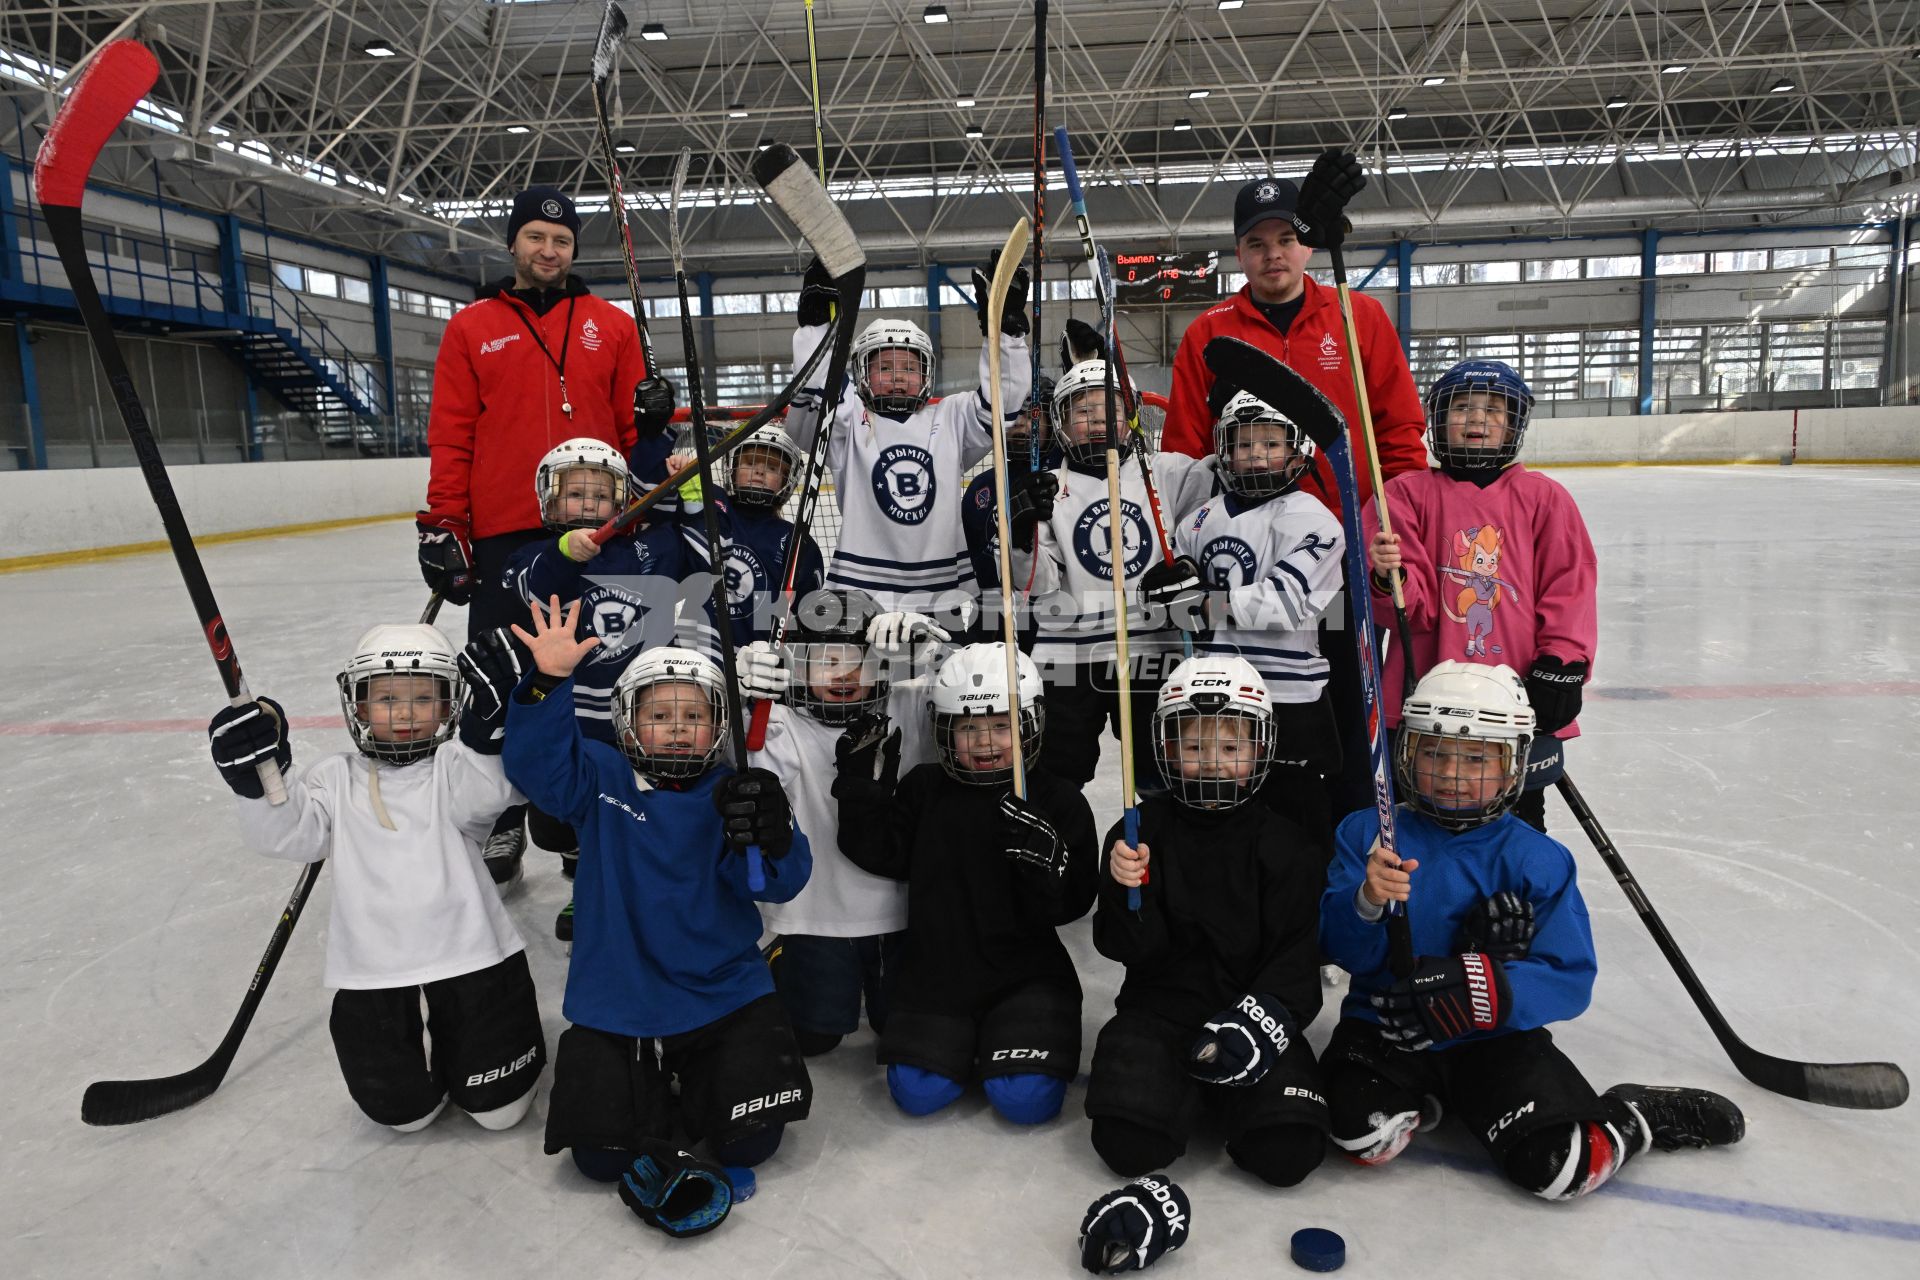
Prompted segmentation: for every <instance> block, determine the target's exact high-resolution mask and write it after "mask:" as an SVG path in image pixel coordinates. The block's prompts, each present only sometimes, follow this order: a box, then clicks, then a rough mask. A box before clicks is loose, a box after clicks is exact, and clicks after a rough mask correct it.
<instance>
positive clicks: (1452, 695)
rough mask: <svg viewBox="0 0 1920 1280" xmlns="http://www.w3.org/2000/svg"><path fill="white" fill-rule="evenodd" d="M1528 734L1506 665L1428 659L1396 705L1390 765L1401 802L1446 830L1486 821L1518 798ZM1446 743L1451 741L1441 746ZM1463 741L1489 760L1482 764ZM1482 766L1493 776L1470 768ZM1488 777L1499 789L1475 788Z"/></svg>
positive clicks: (1522, 697)
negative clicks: (1395, 772)
mask: <svg viewBox="0 0 1920 1280" xmlns="http://www.w3.org/2000/svg"><path fill="white" fill-rule="evenodd" d="M1533 733H1534V719H1533V705H1532V704H1531V703H1530V702H1528V701H1527V686H1526V685H1525V684H1524V683H1523V682H1522V681H1521V679H1520V677H1519V676H1518V675H1516V674H1515V673H1514V670H1513V668H1512V667H1509V666H1506V665H1504V664H1501V665H1498V666H1482V665H1480V664H1478V663H1472V662H1454V661H1451V660H1449V661H1446V662H1441V663H1436V664H1435V665H1434V667H1433V669H1432V670H1430V671H1428V672H1427V674H1426V675H1424V676H1422V677H1421V678H1420V683H1419V684H1417V685H1415V686H1414V690H1413V693H1412V694H1411V695H1410V696H1409V697H1408V698H1407V700H1406V702H1405V703H1403V704H1402V705H1401V708H1400V739H1399V743H1398V745H1397V746H1396V747H1395V749H1394V764H1395V765H1396V766H1397V768H1398V771H1399V774H1400V785H1401V787H1402V788H1403V789H1404V790H1405V791H1406V793H1407V795H1406V798H1407V802H1408V803H1409V804H1411V805H1412V806H1413V807H1414V808H1415V809H1417V810H1419V811H1420V812H1421V813H1424V814H1426V815H1427V816H1428V817H1429V818H1432V819H1433V820H1434V821H1435V822H1437V823H1439V824H1440V825H1441V826H1443V827H1445V828H1447V829H1448V830H1449V831H1465V830H1468V829H1470V828H1472V827H1477V826H1481V825H1482V824H1484V823H1488V822H1491V821H1493V820H1494V819H1495V818H1497V817H1499V816H1500V815H1501V814H1503V813H1505V812H1506V811H1507V810H1508V809H1511V808H1512V807H1513V805H1514V802H1515V801H1517V800H1519V798H1520V784H1521V781H1522V779H1523V778H1524V776H1525V773H1526V765H1527V748H1528V747H1529V746H1531V745H1532V743H1533ZM1447 742H1452V743H1454V744H1456V745H1455V746H1454V747H1453V748H1452V750H1450V751H1449V750H1448V749H1447V748H1446V746H1445V744H1446V743H1447ZM1470 744H1482V745H1483V747H1484V748H1487V749H1491V750H1492V751H1494V752H1495V753H1497V759H1494V760H1492V761H1491V762H1489V761H1488V760H1487V759H1486V757H1485V756H1484V755H1482V754H1481V753H1480V752H1477V751H1474V750H1472V749H1471V746H1470ZM1489 765H1490V766H1491V768H1492V770H1493V771H1494V774H1495V777H1494V778H1493V779H1486V778H1485V776H1484V775H1483V774H1479V772H1478V771H1480V770H1482V769H1485V768H1488V767H1489ZM1489 780H1493V781H1497V782H1498V784H1499V790H1498V791H1497V792H1495V793H1494V794H1492V795H1482V794H1480V793H1481V792H1482V791H1483V790H1484V789H1485V783H1486V781H1489Z"/></svg>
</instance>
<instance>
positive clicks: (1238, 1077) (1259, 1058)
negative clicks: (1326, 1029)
mask: <svg viewBox="0 0 1920 1280" xmlns="http://www.w3.org/2000/svg"><path fill="white" fill-rule="evenodd" d="M1298 1031H1299V1029H1298V1028H1297V1027H1295V1026H1294V1025H1293V1015H1292V1014H1290V1013H1288V1012H1287V1007H1286V1006H1285V1005H1283V1004H1281V1003H1280V1002H1279V1001H1278V1000H1276V999H1274V998H1273V997H1272V996H1263V995H1255V994H1253V993H1251V992H1249V993H1248V994H1247V995H1244V996H1241V997H1240V1003H1239V1004H1236V1005H1234V1006H1233V1008H1231V1009H1228V1010H1226V1011H1224V1012H1222V1013H1217V1014H1215V1015H1214V1016H1213V1017H1212V1018H1209V1019H1208V1020H1207V1025H1206V1026H1204V1027H1202V1028H1201V1029H1200V1038H1199V1039H1197V1040H1195V1041H1194V1042H1193V1048H1191V1049H1189V1050H1188V1051H1187V1074H1188V1075H1190V1076H1192V1077H1193V1078H1194V1079H1196V1080H1204V1081H1206V1082H1207V1083H1208V1084H1257V1083H1258V1082H1259V1080H1260V1078H1261V1077H1262V1076H1264V1075H1266V1074H1267V1072H1269V1071H1271V1070H1272V1069H1273V1064H1274V1063H1276V1062H1278V1061H1279V1060H1280V1055H1281V1054H1283V1053H1285V1052H1286V1051H1287V1046H1288V1045H1289V1044H1291V1043H1293V1037H1294V1036H1295V1035H1296V1034H1298Z"/></svg>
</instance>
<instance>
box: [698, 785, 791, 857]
mask: <svg viewBox="0 0 1920 1280" xmlns="http://www.w3.org/2000/svg"><path fill="white" fill-rule="evenodd" d="M713 807H714V808H716V809H718V810H719V811H720V825H721V827H722V828H724V829H725V831H726V833H727V843H728V844H730V845H732V846H733V847H734V849H735V850H737V851H739V852H741V853H745V852H746V850H747V848H748V846H750V845H759V846H760V852H762V853H764V854H766V855H767V857H769V858H784V857H786V856H787V850H789V849H791V848H792V847H793V806H792V805H790V804H788V803H787V793H786V791H785V790H783V789H782V788H781V786H780V779H779V778H778V777H776V776H775V775H774V773H773V772H772V771H771V770H769V769H742V770H740V772H738V773H734V774H729V775H728V776H727V777H725V778H722V779H721V780H720V785H719V786H717V787H715V788H714V789H713Z"/></svg>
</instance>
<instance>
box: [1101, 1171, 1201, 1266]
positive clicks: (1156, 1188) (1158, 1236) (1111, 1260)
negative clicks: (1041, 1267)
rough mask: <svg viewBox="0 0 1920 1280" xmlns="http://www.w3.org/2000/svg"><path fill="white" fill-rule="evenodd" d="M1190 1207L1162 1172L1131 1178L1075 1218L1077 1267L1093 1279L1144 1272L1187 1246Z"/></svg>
mask: <svg viewBox="0 0 1920 1280" xmlns="http://www.w3.org/2000/svg"><path fill="white" fill-rule="evenodd" d="M1192 1218H1193V1205H1192V1204H1190V1203H1189V1202H1188V1200H1187V1193H1186V1192H1184V1191H1182V1190H1181V1189H1180V1188H1179V1186H1178V1185H1176V1184H1175V1183H1174V1181H1173V1179H1171V1178H1169V1177H1168V1176H1167V1175H1166V1174H1164V1173H1150V1174H1148V1175H1146V1176H1145V1177H1144V1178H1135V1179H1134V1180H1133V1181H1132V1182H1129V1183H1128V1184H1127V1185H1126V1186H1124V1187H1120V1188H1118V1189H1117V1190H1113V1191H1109V1192H1107V1194H1105V1195H1103V1196H1101V1197H1100V1198H1099V1199H1098V1200H1095V1201H1094V1202H1093V1203H1092V1204H1090V1205H1088V1206H1087V1216H1086V1217H1085V1218H1082V1219H1081V1220H1080V1265H1081V1266H1083V1267H1085V1268H1086V1269H1087V1270H1089V1271H1091V1272H1093V1273H1094V1274H1095V1275H1109V1276H1112V1275H1119V1274H1120V1273H1121V1272H1122V1271H1144V1270H1146V1269H1147V1268H1148V1267H1150V1266H1152V1265H1153V1264H1154V1262H1155V1261H1157V1260H1158V1259H1159V1257H1160V1255H1161V1254H1163V1253H1165V1252H1166V1251H1167V1250H1169V1249H1178V1248H1179V1247H1180V1246H1181V1245H1183V1244H1185V1243H1186V1242H1187V1224H1188V1223H1189V1222H1190V1221H1191V1220H1192Z"/></svg>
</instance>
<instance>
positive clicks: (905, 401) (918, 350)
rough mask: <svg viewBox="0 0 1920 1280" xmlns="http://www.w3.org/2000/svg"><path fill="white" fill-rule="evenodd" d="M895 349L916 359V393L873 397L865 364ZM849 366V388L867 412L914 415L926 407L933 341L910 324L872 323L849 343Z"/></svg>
mask: <svg viewBox="0 0 1920 1280" xmlns="http://www.w3.org/2000/svg"><path fill="white" fill-rule="evenodd" d="M893 348H899V349H901V350H904V351H911V352H913V354H915V355H917V356H919V357H920V370H921V377H920V390H919V392H918V394H915V395H884V396H877V395H875V394H874V393H873V387H872V385H871V384H870V383H869V382H868V380H867V362H868V360H869V359H870V358H871V357H873V356H875V355H878V354H879V353H880V352H882V351H887V350H890V349H893ZM850 363H851V364H852V365H853V387H854V390H855V391H858V392H859V393H860V399H861V400H863V401H865V402H866V406H867V408H869V409H871V410H873V411H874V412H875V413H884V414H889V415H891V416H894V417H905V416H906V415H908V414H910V413H918V412H920V410H921V409H923V408H925V407H926V403H927V398H928V397H929V396H931V395H932V394H933V369H934V364H933V339H931V338H929V337H928V336H927V331H926V330H925V329H922V328H921V327H920V326H919V325H917V324H914V323H913V322H912V321H911V320H875V321H874V322H873V323H872V324H870V325H868V326H867V327H866V328H864V329H862V330H861V331H860V336H859V337H857V338H855V339H854V340H853V351H852V353H851V360H850Z"/></svg>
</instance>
